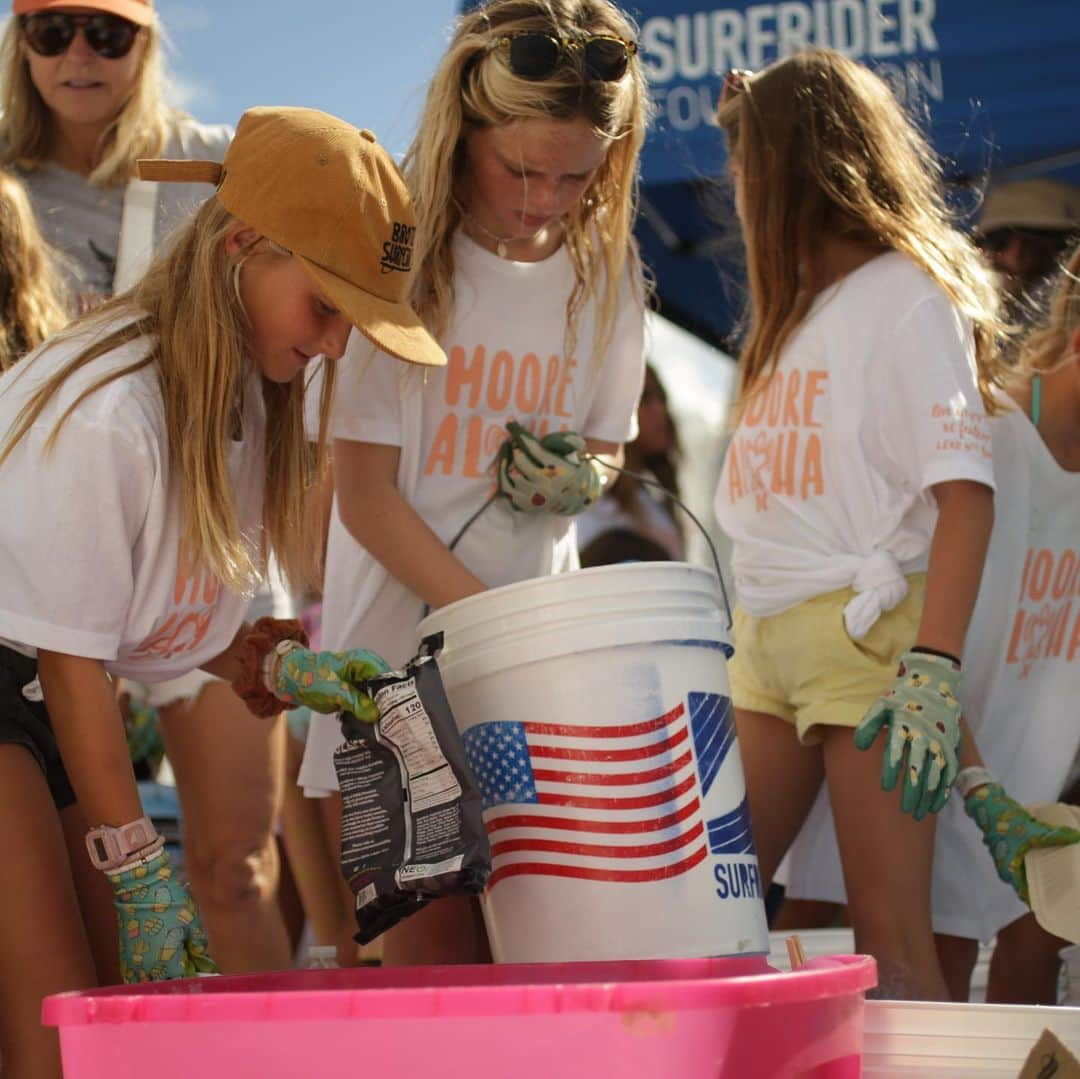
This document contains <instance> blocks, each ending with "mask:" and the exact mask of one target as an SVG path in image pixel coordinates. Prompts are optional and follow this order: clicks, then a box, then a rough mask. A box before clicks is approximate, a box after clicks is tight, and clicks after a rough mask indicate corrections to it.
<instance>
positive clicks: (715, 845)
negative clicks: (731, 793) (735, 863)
mask: <svg viewBox="0 0 1080 1079" xmlns="http://www.w3.org/2000/svg"><path fill="white" fill-rule="evenodd" d="M709 850H711V851H712V852H713V854H756V851H755V850H754V837H753V835H752V834H751V832H750V811H749V809H748V807H747V804H746V799H745V798H743V800H742V801H741V802H740V803H739V804H738V805H737V806H736V807H735V808H734V809H733V810H732V811H731V812H730V813H724V814H722V815H721V816H719V817H714V818H713V819H712V820H711V821H709Z"/></svg>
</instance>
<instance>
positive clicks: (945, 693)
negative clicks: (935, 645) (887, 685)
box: [855, 652, 960, 820]
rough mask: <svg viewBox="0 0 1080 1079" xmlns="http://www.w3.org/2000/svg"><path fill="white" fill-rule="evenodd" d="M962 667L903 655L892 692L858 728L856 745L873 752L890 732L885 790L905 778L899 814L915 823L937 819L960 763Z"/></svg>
mask: <svg viewBox="0 0 1080 1079" xmlns="http://www.w3.org/2000/svg"><path fill="white" fill-rule="evenodd" d="M959 686H960V667H959V666H958V665H957V664H956V663H954V662H953V661H952V660H951V659H946V658H945V657H944V656H935V655H931V654H929V653H926V652H905V653H904V654H903V655H902V656H901V657H900V669H899V671H898V672H897V675H896V681H895V682H893V686H892V689H890V690H889V692H888V693H886V694H885V695H884V696H883V697H879V698H878V699H877V700H876V701H875V702H874V703H873V704H872V705H871V706H870V709H869V710H868V711H867V713H866V715H865V716H864V717H863V720H862V722H861V723H860V724H859V725H858V726H857V727H856V728H855V745H856V746H858V748H859V749H869V748H870V747H871V746H872V745H873V744H874V739H875V738H877V736H878V732H879V731H881V729H882V728H883V727H886V728H888V731H889V740H888V743H887V744H886V746H885V758H884V760H883V762H882V765H881V787H882V790H887V791H891V790H893V788H894V787H895V786H896V781H897V780H898V779H899V778H900V773H901V771H903V773H904V785H903V787H902V789H901V792H900V808H901V809H902V810H903V811H904V812H905V813H910V814H911V815H912V816H913V817H914V818H915V819H916V820H922V818H923V817H925V816H926V814H927V813H937V812H938V810H940V809H941V807H942V806H943V805H944V804H945V802H946V801H947V800H948V797H949V788H950V787H951V786H952V784H953V780H954V779H956V772H957V767H958V763H957V762H958V760H959V757H960V702H959V701H958V700H957V690H958V689H959Z"/></svg>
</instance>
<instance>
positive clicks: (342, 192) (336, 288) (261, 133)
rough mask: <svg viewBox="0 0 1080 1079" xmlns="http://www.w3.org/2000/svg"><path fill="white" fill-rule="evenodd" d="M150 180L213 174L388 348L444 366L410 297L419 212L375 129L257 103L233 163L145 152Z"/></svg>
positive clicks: (232, 207)
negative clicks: (159, 156) (150, 157)
mask: <svg viewBox="0 0 1080 1079" xmlns="http://www.w3.org/2000/svg"><path fill="white" fill-rule="evenodd" d="M138 172H139V176H140V177H141V178H142V179H144V180H166V181H169V180H176V181H184V182H202V183H213V184H216V185H217V197H218V200H219V201H220V202H221V204H222V205H223V206H224V207H225V209H226V210H228V211H229V213H231V214H233V215H234V216H235V217H237V218H239V219H240V220H241V221H243V222H244V223H245V224H246V225H249V226H250V227H251V228H253V229H255V230H257V231H258V232H260V233H262V235H264V236H265V237H266V238H267V239H269V240H272V241H273V242H274V243H275V244H278V245H279V246H281V247H284V248H286V249H288V250H289V251H290V252H292V254H293V255H294V256H295V257H296V258H298V259H299V260H300V261H301V263H303V265H304V267H305V269H307V271H308V273H310V274H311V276H312V278H313V279H314V280H315V282H316V283H317V284H318V286H319V287H320V288H321V289H322V290H323V291H324V292H325V293H326V295H327V297H328V298H329V299H330V300H331V301H332V302H333V303H334V304H335V306H336V307H337V308H338V309H339V310H340V311H341V312H342V313H343V314H345V315H346V316H347V317H348V319H349V321H350V322H352V324H353V325H354V326H355V327H356V328H357V329H358V330H360V332H361V333H363V334H364V335H365V336H366V337H369V338H370V339H371V340H372V341H373V342H374V343H375V344H376V345H377V346H378V347H379V348H381V349H382V350H383V351H384V352H388V353H390V354H391V355H392V356H397V357H398V358H399V359H402V360H408V361H409V362H411V363H419V364H427V365H429V366H433V367H434V366H442V365H443V364H445V363H446V355H445V354H444V353H443V350H442V349H441V348H440V347H439V345H438V343H437V342H436V341H435V339H434V338H433V337H432V336H431V334H429V333H428V331H427V330H426V329H425V328H424V326H423V324H422V323H421V321H420V318H419V316H418V315H417V314H416V312H415V311H414V310H413V309H412V307H411V306H410V305H409V302H408V298H409V292H410V288H411V286H412V254H413V238H414V236H415V235H416V219H415V217H414V216H413V211H412V204H411V202H410V201H409V193H408V191H407V189H406V187H405V181H404V180H403V179H402V176H401V173H400V172H399V171H398V168H397V166H396V165H395V164H394V161H393V158H391V157H390V155H389V154H388V153H387V152H386V151H385V150H384V149H383V148H382V147H381V146H380V145H379V144H378V142H377V141H376V139H375V136H374V135H373V134H372V133H371V132H370V131H361V130H359V129H357V128H355V127H353V126H352V125H351V124H348V123H346V122H345V121H344V120H339V119H338V118H337V117H336V116H330V115H329V114H328V113H325V112H319V111H317V110H316V109H298V108H262V107H260V108H255V109H249V110H248V111H247V112H245V113H244V115H243V116H242V117H241V118H240V123H239V124H238V125H237V128H236V135H235V136H234V138H233V141H232V143H231V144H230V146H229V149H228V151H227V152H226V154H225V161H224V163H223V164H218V163H217V162H214V161H161V160H143V161H140V162H139V163H138Z"/></svg>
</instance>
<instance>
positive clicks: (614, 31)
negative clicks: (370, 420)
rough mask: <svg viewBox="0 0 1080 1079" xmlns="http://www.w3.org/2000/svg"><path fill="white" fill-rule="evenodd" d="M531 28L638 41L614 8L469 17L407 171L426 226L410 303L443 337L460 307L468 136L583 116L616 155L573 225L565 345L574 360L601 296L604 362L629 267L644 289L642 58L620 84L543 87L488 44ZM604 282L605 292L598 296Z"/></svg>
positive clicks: (574, 77)
mask: <svg viewBox="0 0 1080 1079" xmlns="http://www.w3.org/2000/svg"><path fill="white" fill-rule="evenodd" d="M525 30H530V31H539V32H541V33H548V34H551V35H553V36H556V37H570V38H573V37H578V38H580V37H584V36H586V35H605V36H612V37H619V38H623V39H625V40H629V41H635V40H636V39H637V34H636V28H635V27H634V24H633V23H632V22H631V21H630V20H629V19H628V18H627V16H625V15H624V14H623V13H622V12H621V11H619V9H618V8H616V7H615V6H614V4H611V3H609V2H608V0H491V2H490V3H488V4H486V5H484V6H483V7H481V8H478V9H477V10H475V11H471V12H469V13H467V14H465V15H463V16H462V17H461V18H460V20H459V21H458V24H457V29H456V31H455V33H454V36H453V39H452V40H451V42H450V45H449V48H448V49H447V51H446V54H445V56H444V57H443V59H442V62H441V63H440V64H439V67H438V70H437V71H436V72H435V76H434V78H433V79H432V81H431V84H430V86H429V88H428V93H427V100H426V102H425V105H424V110H423V114H422V115H421V118H420V126H419V129H418V131H417V135H416V138H415V140H414V141H413V144H412V146H411V147H410V149H409V151H408V153H407V154H406V157H405V162H404V169H405V175H406V179H407V181H408V185H409V191H410V193H411V195H412V200H413V205H414V207H415V208H416V219H417V222H418V223H419V224H418V228H417V235H416V266H417V274H416V284H415V286H414V294H413V302H414V306H415V307H416V310H417V311H418V312H419V314H420V316H421V318H422V319H423V320H424V322H425V323H426V324H427V326H428V328H429V329H430V330H431V331H432V333H433V334H434V335H435V337H437V338H441V337H442V336H443V334H444V333H445V332H446V329H447V326H448V323H449V319H450V311H451V309H452V307H453V303H454V257H453V249H452V246H451V241H452V239H453V236H454V232H455V231H456V229H457V228H458V227H459V225H460V224H461V220H462V214H461V210H460V208H459V205H458V202H457V199H456V198H455V185H456V184H457V183H458V181H459V179H460V174H461V171H462V168H463V166H464V161H465V136H466V134H467V132H468V130H469V129H470V128H475V127H498V126H502V125H504V124H510V123H513V122H514V121H517V120H534V119H543V120H577V119H585V120H587V121H588V122H589V123H591V124H592V125H593V128H594V129H595V131H596V133H597V134H598V135H599V136H601V137H603V138H605V139H608V140H610V147H609V149H608V152H607V156H606V158H605V160H604V163H603V164H602V165H601V166H600V168H599V170H598V171H597V173H596V175H595V177H594V178H593V180H592V182H591V184H590V185H589V187H588V189H587V190H586V191H585V193H584V194H583V196H582V198H581V200H580V201H579V203H578V205H577V207H576V208H575V210H574V211H573V213H572V214H571V215H570V217H569V220H568V221H567V222H566V247H567V253H568V254H569V256H570V261H571V263H572V265H573V268H574V281H575V283H574V288H573V290H572V292H571V294H570V297H569V298H568V300H567V305H566V312H567V337H566V346H565V347H566V351H567V354H568V355H569V354H571V353H572V352H573V351H574V348H575V346H576V333H577V319H578V315H579V313H580V311H581V308H582V306H583V305H584V304H585V303H586V302H587V301H589V300H590V299H592V298H594V297H597V298H598V301H599V302H598V311H597V323H596V326H597V333H596V340H595V346H594V350H593V356H594V358H595V357H598V356H602V355H603V353H604V351H605V350H606V348H607V345H608V344H609V343H610V340H611V336H612V333H613V330H614V323H615V316H616V309H617V303H618V293H619V287H620V285H621V282H622V277H623V273H624V270H625V268H626V265H627V260H628V259H629V260H630V261H631V264H632V266H633V267H634V279H635V282H636V283H637V284H638V286H639V287H640V280H641V274H640V267H639V264H638V262H637V253H636V248H635V247H634V244H633V239H632V232H631V230H632V228H633V222H634V215H635V213H636V209H637V189H638V157H639V155H640V153H641V147H642V145H643V143H644V141H645V131H646V126H647V122H648V115H649V104H648V90H647V87H646V81H645V73H644V71H643V69H642V66H641V62H640V60H639V59H638V58H637V57H636V56H635V57H632V58H631V60H630V65H629V67H628V69H627V72H626V74H625V75H624V76H623V77H622V78H621V79H619V80H617V81H614V82H598V81H588V80H586V79H585V77H584V73H583V71H582V70H581V69H579V68H578V67H577V66H576V65H575V64H573V63H569V62H561V63H560V64H559V66H558V67H557V68H556V69H555V71H554V72H552V74H551V76H550V77H549V78H546V79H541V80H530V79H522V78H519V77H517V76H516V75H514V74H513V73H512V72H511V71H510V68H509V66H508V65H507V63H506V60H505V59H504V57H503V54H502V53H501V52H500V51H497V50H495V51H492V50H491V48H490V46H492V45H493V44H494V42H495V41H496V40H497V39H498V38H500V37H502V36H503V35H506V34H513V33H516V32H519V31H525ZM448 166H449V167H448ZM601 276H602V277H603V279H604V285H603V291H602V293H599V294H598V282H599V280H600V278H601Z"/></svg>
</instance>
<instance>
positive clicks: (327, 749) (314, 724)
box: [296, 712, 344, 798]
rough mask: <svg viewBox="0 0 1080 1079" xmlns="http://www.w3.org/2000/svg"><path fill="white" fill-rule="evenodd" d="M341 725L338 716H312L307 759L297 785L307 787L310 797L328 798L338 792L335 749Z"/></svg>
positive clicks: (305, 757)
mask: <svg viewBox="0 0 1080 1079" xmlns="http://www.w3.org/2000/svg"><path fill="white" fill-rule="evenodd" d="M342 741H344V739H343V738H342V737H341V724H340V723H339V722H338V718H337V716H336V715H329V716H327V715H322V714H321V713H319V712H312V713H311V723H310V725H309V726H308V731H307V741H306V742H305V743H304V759H303V761H302V762H301V764H300V774H299V775H298V776H297V777H296V782H297V783H298V784H299V785H300V786H301V787H303V788H304V794H305V795H306V796H307V797H308V798H326V797H329V795H331V794H333V793H334V791H336V790H337V789H338V780H337V772H335V771H334V750H335V749H337V747H338V746H339V745H341V743H342Z"/></svg>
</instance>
